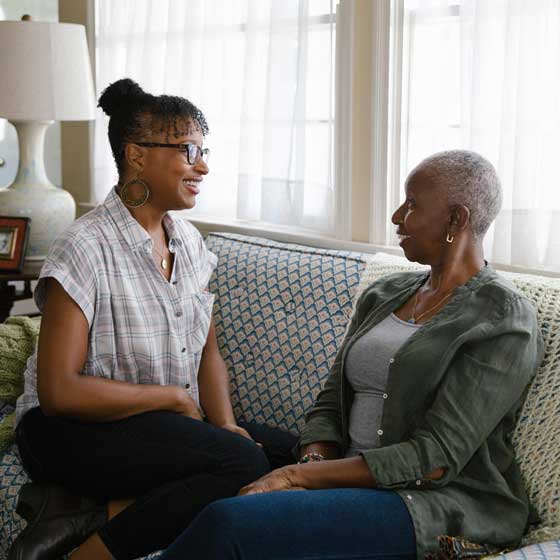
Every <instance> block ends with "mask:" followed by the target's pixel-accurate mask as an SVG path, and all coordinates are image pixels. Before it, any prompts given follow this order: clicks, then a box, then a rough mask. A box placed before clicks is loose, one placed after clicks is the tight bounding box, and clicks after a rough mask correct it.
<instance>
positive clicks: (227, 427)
mask: <svg viewBox="0 0 560 560" xmlns="http://www.w3.org/2000/svg"><path fill="white" fill-rule="evenodd" d="M220 428H222V429H224V430H227V431H228V432H233V433H234V434H239V435H240V436H242V437H244V438H247V439H250V440H251V441H255V440H254V439H253V438H252V437H251V434H250V433H249V432H248V431H247V430H246V429H245V428H242V427H241V426H238V425H237V424H233V423H228V424H222V425H221V426H220ZM255 443H256V444H257V445H258V446H259V447H262V443H259V442H258V441H255Z"/></svg>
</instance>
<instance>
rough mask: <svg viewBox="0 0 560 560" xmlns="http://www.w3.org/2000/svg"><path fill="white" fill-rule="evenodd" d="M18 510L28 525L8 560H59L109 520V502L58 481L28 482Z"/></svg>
mask: <svg viewBox="0 0 560 560" xmlns="http://www.w3.org/2000/svg"><path fill="white" fill-rule="evenodd" d="M16 511H17V513H18V514H19V515H20V516H21V517H23V518H24V519H26V520H27V527H26V528H25V529H24V530H23V531H22V532H21V533H20V535H19V536H18V537H17V538H16V540H15V541H14V543H13V545H12V547H11V548H10V552H9V554H8V560H59V558H60V557H61V556H62V555H63V554H66V553H67V552H70V551H71V550H72V549H74V548H76V547H77V546H79V545H80V544H81V543H82V542H84V541H85V540H86V539H87V538H88V537H89V536H90V535H91V534H93V533H95V531H97V530H98V529H100V528H101V527H102V526H103V525H104V524H105V523H106V522H107V506H106V504H100V503H98V502H96V501H95V500H93V499H91V498H83V497H80V496H76V495H74V494H70V493H69V492H68V491H67V490H65V489H64V488H62V487H61V486H58V485H56V484H38V483H35V482H32V483H29V484H24V485H23V486H22V488H21V490H20V493H19V498H18V505H17V508H16Z"/></svg>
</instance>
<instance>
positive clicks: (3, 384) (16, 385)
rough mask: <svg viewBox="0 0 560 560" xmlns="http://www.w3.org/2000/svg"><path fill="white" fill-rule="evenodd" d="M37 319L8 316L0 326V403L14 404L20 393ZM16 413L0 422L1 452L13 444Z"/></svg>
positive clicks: (37, 322) (36, 330)
mask: <svg viewBox="0 0 560 560" xmlns="http://www.w3.org/2000/svg"><path fill="white" fill-rule="evenodd" d="M40 321H41V319H40V317H36V318H33V319H32V318H30V317H9V318H8V319H6V322H5V323H0V401H1V402H2V403H9V404H12V405H15V404H16V400H17V398H18V397H19V396H20V395H21V394H22V393H23V372H24V371H25V365H26V364H27V358H29V356H30V355H31V354H32V353H33V351H34V350H35V345H36V344H37V338H38V337H39V326H40ZM14 419H15V413H13V414H10V415H9V416H6V417H5V418H3V419H2V421H1V422H0V453H4V451H6V449H7V448H8V447H9V446H10V445H11V444H12V443H13V441H14Z"/></svg>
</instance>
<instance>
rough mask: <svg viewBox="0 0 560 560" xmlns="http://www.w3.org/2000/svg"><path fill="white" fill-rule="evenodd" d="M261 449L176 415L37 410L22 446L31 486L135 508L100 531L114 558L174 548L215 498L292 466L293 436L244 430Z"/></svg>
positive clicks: (20, 437) (21, 431)
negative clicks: (96, 417) (95, 415)
mask: <svg viewBox="0 0 560 560" xmlns="http://www.w3.org/2000/svg"><path fill="white" fill-rule="evenodd" d="M240 425H242V426H243V427H244V428H245V429H246V430H247V431H248V432H249V433H250V434H251V435H252V437H253V438H254V439H255V441H258V442H260V443H262V444H263V448H260V447H259V446H257V445H256V444H255V443H253V442H252V441H250V440H248V439H246V438H243V437H241V436H239V435H237V434H234V433H231V432H228V431H226V430H222V429H220V428H216V427H214V426H212V425H210V424H208V423H205V422H199V421H197V420H193V419H191V418H187V417H186V416H180V415H178V414H176V413H174V412H163V411H158V412H148V413H145V414H139V415H137V416H132V417H130V418H126V419H124V420H119V421H116V422H83V421H78V420H71V419H68V418H58V417H48V416H45V415H44V414H43V413H42V411H41V409H40V408H34V409H32V410H30V411H29V412H28V413H27V414H26V415H25V416H24V417H23V419H22V420H21V422H20V423H19V425H18V428H17V431H16V434H17V444H18V447H19V450H20V454H21V459H22V463H23V466H24V467H25V469H26V471H27V472H28V473H29V476H30V477H31V479H32V480H34V481H37V482H41V481H43V482H47V481H48V482H56V483H59V484H61V485H63V486H65V487H66V488H68V489H69V490H70V491H71V492H74V493H76V494H79V495H83V496H91V497H95V498H98V499H102V500H109V499H119V498H132V499H134V500H135V501H134V503H133V504H132V505H131V506H130V507H128V508H126V509H125V510H124V511H123V512H122V513H120V514H119V515H117V516H116V517H114V518H113V519H112V520H110V521H109V522H108V523H107V524H106V525H105V526H104V527H103V528H102V529H101V530H100V531H99V535H100V537H101V539H102V540H103V542H104V543H105V545H106V546H107V548H108V549H109V551H110V552H111V554H112V555H113V556H114V557H115V558H116V559H117V560H125V559H133V558H138V557H141V556H145V555H146V554H149V553H150V552H153V551H155V550H159V549H162V548H165V547H167V546H168V545H169V544H170V543H171V542H172V541H173V540H174V539H175V538H176V537H177V536H178V535H179V534H180V533H181V532H182V531H183V530H184V529H185V528H186V527H187V526H188V525H189V523H190V522H191V521H192V520H193V519H194V517H195V516H196V515H197V514H198V513H199V512H200V511H201V510H202V509H203V508H204V506H206V505H207V504H209V503H210V502H213V501H214V500H217V499H220V498H226V497H230V496H235V495H236V494H237V492H238V490H239V489H240V488H241V487H243V486H244V485H246V484H248V483H249V482H252V481H253V480H255V479H257V478H258V477H260V476H262V475H263V474H265V473H267V472H268V471H269V470H270V469H271V468H277V467H280V466H283V465H286V464H289V463H291V462H293V458H292V456H291V453H290V449H291V448H292V447H293V445H294V444H295V442H296V437H295V436H293V435H291V434H288V433H285V432H282V431H281V430H277V429H273V428H269V427H267V426H259V425H257V424H240Z"/></svg>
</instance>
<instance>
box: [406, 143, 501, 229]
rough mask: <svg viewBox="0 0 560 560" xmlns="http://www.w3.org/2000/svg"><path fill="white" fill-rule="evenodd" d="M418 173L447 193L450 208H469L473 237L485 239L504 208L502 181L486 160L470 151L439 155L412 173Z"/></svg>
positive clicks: (425, 161) (427, 159) (441, 153)
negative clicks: (455, 206) (422, 173)
mask: <svg viewBox="0 0 560 560" xmlns="http://www.w3.org/2000/svg"><path fill="white" fill-rule="evenodd" d="M416 171H423V172H425V173H426V174H427V175H428V176H429V177H430V178H432V179H434V180H435V181H436V183H437V184H438V185H440V186H442V187H443V188H445V189H446V190H447V193H448V202H449V205H450V206H454V205H459V204H461V205H464V206H466V207H467V208H468V209H469V210H470V212H471V216H470V224H471V230H472V232H473V235H474V236H475V238H476V239H481V238H482V237H484V234H485V233H486V232H487V231H488V228H489V227H490V224H491V223H492V222H493V221H494V219H495V218H496V216H497V215H498V212H499V211H500V208H501V207H502V187H501V184H500V179H499V178H498V174H497V173H496V170H495V169H494V166H493V165H492V164H491V163H490V162H489V161H488V160H487V159H486V158H484V157H482V156H481V155H480V154H477V153H476V152H471V151H468V150H449V151H446V152H438V153H436V154H433V155H431V156H429V157H427V158H426V159H424V160H423V161H421V162H420V163H419V164H418V165H417V166H416V167H415V168H414V170H413V172H412V173H414V172H416ZM412 173H411V175H412Z"/></svg>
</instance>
